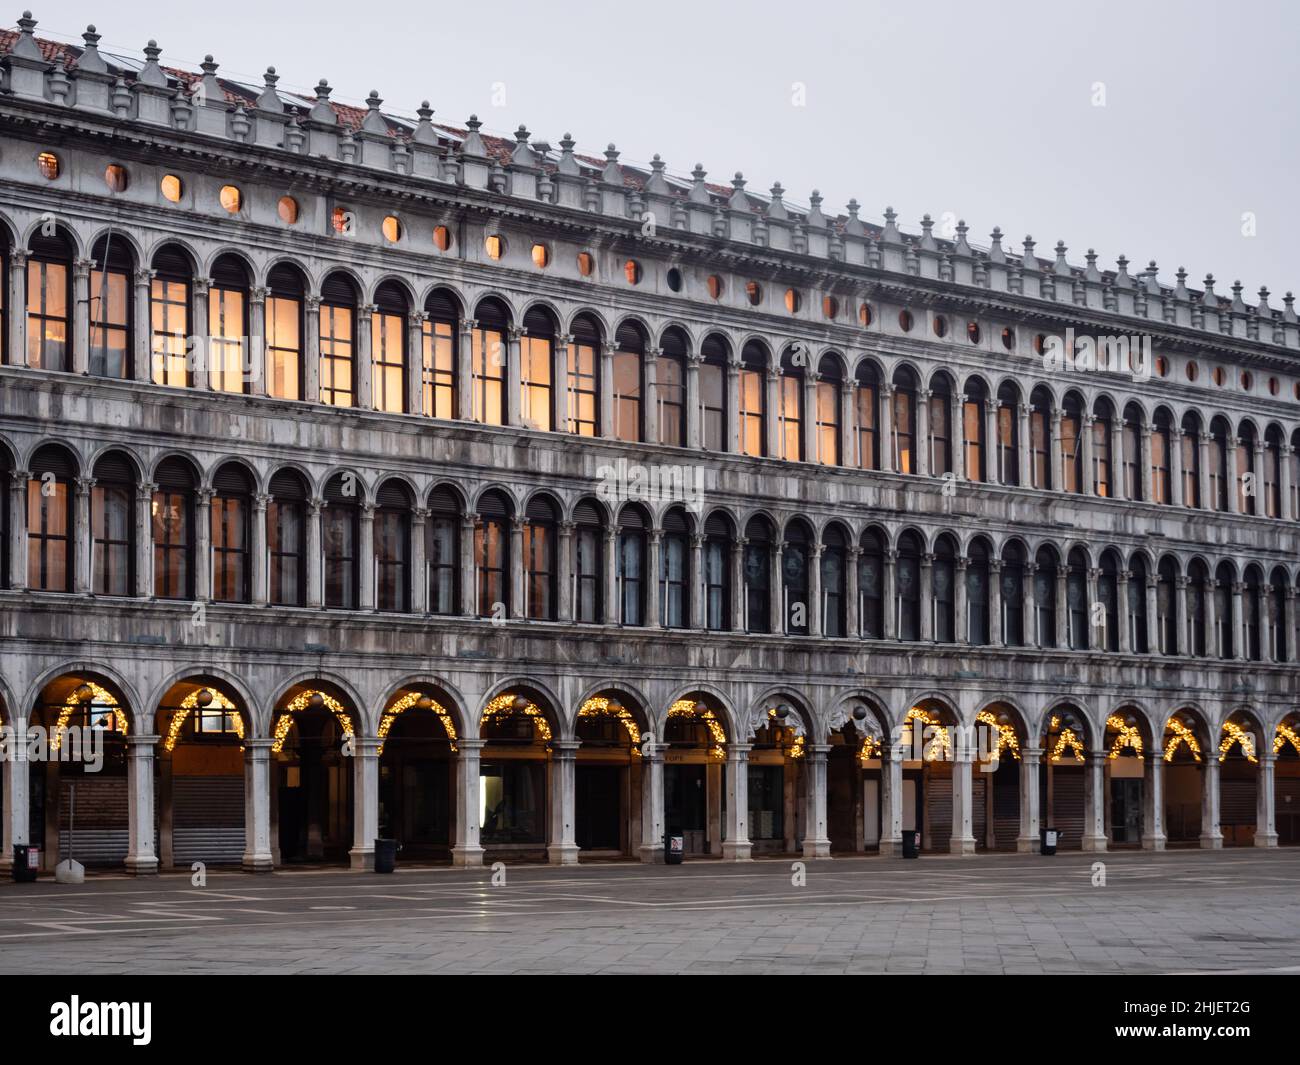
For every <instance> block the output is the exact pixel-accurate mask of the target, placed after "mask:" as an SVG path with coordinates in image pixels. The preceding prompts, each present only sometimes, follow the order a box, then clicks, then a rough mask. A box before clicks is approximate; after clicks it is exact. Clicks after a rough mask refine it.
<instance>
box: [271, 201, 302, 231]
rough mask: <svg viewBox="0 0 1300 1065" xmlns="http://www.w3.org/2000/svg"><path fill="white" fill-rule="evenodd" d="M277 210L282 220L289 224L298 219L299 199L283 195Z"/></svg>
mask: <svg viewBox="0 0 1300 1065" xmlns="http://www.w3.org/2000/svg"><path fill="white" fill-rule="evenodd" d="M275 210H276V213H277V214H278V215H279V216H280V221H281V222H283V223H284V224H285V225H287V226H291V225H293V224H294V223H295V222H297V221H298V201H297V200H295V199H294V198H293V197H292V196H281V197H280V202H279V203H278V204H277V205H276V208H275Z"/></svg>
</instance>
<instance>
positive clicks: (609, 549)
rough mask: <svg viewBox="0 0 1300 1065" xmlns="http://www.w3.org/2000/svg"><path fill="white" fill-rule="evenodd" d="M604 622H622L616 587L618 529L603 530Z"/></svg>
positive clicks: (613, 623)
mask: <svg viewBox="0 0 1300 1065" xmlns="http://www.w3.org/2000/svg"><path fill="white" fill-rule="evenodd" d="M604 562H605V582H604V583H605V624H606V625H621V624H623V604H622V602H621V600H620V596H619V587H618V530H617V529H606V530H605V555H604Z"/></svg>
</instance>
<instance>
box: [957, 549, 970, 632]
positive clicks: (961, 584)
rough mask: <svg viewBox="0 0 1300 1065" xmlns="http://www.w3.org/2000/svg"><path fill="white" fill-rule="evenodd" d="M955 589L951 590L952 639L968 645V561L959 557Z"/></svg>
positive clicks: (962, 556) (963, 557)
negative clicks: (952, 592) (952, 603)
mask: <svg viewBox="0 0 1300 1065" xmlns="http://www.w3.org/2000/svg"><path fill="white" fill-rule="evenodd" d="M956 574H957V576H956V585H957V586H956V587H955V588H954V589H953V591H954V593H955V594H954V596H953V602H954V606H953V614H954V615H955V617H954V618H953V638H954V639H955V640H956V641H957V642H958V643H960V644H967V643H970V602H969V600H968V599H967V592H966V582H967V580H968V579H969V577H970V559H969V558H967V557H966V556H965V555H961V556H959V557H958V559H957V567H956Z"/></svg>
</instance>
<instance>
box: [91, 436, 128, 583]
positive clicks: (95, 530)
mask: <svg viewBox="0 0 1300 1065" xmlns="http://www.w3.org/2000/svg"><path fill="white" fill-rule="evenodd" d="M94 477H95V487H94V488H93V489H92V490H91V493H90V535H91V541H90V543H91V553H90V569H91V573H92V574H93V579H92V581H91V584H90V586H91V589H92V591H93V592H94V593H95V594H96V595H134V594H135V485H136V481H137V477H136V470H135V466H134V464H133V463H132V462H131V460H130V459H128V458H127V457H126V456H125V455H123V454H122V453H121V452H118V451H110V452H109V453H108V454H106V455H104V456H102V457H101V458H100V459H99V460H98V461H97V462H96V463H95V473H94Z"/></svg>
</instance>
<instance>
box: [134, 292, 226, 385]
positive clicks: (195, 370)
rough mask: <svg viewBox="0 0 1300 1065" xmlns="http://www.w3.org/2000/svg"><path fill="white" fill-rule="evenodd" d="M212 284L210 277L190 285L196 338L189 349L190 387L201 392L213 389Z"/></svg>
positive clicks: (192, 328) (191, 319)
mask: <svg viewBox="0 0 1300 1065" xmlns="http://www.w3.org/2000/svg"><path fill="white" fill-rule="evenodd" d="M211 284H212V278H210V277H196V278H194V279H193V281H191V283H190V300H191V303H190V334H191V336H192V337H193V338H194V342H193V346H192V347H191V348H190V349H189V359H190V387H191V388H194V389H196V390H198V391H200V392H203V391H207V390H209V389H211V388H212V381H211V379H210V377H209V376H208V375H209V374H210V373H211V372H212V366H211V364H210V361H209V354H208V349H209V347H210V346H211V335H210V330H209V329H208V292H209V288H210V286H211ZM147 320H148V319H146V321H147Z"/></svg>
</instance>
